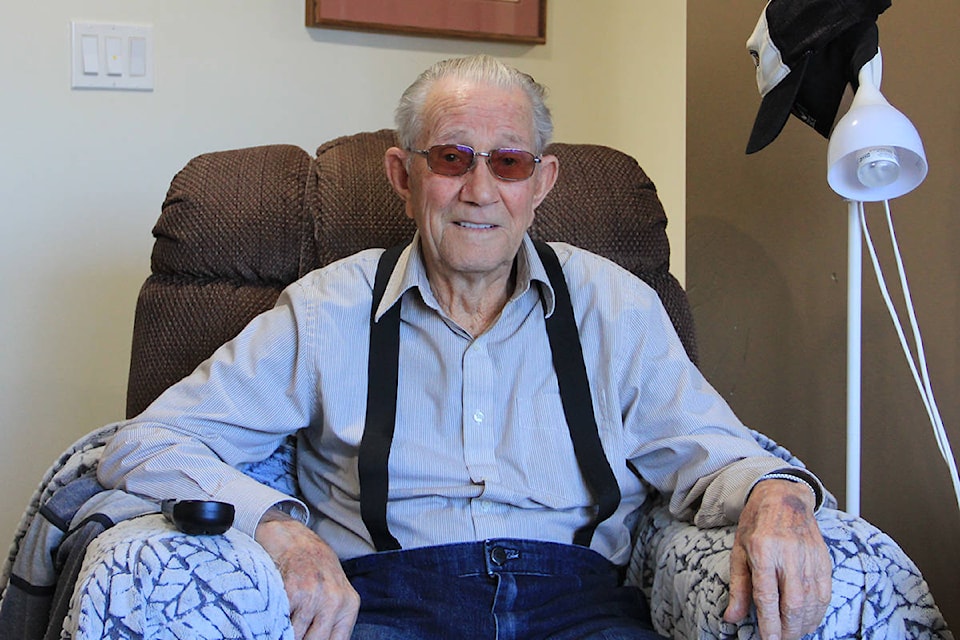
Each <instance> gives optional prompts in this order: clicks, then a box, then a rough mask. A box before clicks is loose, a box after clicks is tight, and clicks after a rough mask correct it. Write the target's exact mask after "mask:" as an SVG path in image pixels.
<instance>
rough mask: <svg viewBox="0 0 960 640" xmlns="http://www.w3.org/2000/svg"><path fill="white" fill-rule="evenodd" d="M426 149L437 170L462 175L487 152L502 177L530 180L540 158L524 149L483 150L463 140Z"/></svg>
mask: <svg viewBox="0 0 960 640" xmlns="http://www.w3.org/2000/svg"><path fill="white" fill-rule="evenodd" d="M420 153H423V154H424V155H425V156H426V157H427V166H428V167H430V170H431V171H433V172H434V173H439V174H441V175H445V176H462V175H463V174H465V173H466V172H467V171H469V170H470V167H472V166H473V163H474V160H475V158H476V156H485V157H486V158H487V162H488V163H489V164H490V169H491V170H492V171H493V174H494V175H495V176H497V177H498V178H500V179H502V180H526V179H527V178H529V177H530V176H532V175H533V170H534V168H536V166H537V163H538V162H539V161H540V159H539V158H537V157H536V156H534V155H533V154H532V153H530V152H529V151H524V150H522V149H494V150H493V151H490V152H489V153H480V152H478V151H474V150H473V148H471V147H468V146H466V145H463V144H439V145H436V146H433V147H430V148H429V149H427V150H426V152H420Z"/></svg>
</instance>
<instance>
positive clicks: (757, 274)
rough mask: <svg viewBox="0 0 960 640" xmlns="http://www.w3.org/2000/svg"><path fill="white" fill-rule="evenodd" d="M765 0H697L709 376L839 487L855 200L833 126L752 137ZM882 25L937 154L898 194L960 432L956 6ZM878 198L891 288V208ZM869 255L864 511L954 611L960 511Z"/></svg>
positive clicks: (694, 110) (942, 397) (696, 184)
mask: <svg viewBox="0 0 960 640" xmlns="http://www.w3.org/2000/svg"><path fill="white" fill-rule="evenodd" d="M763 4H764V3H762V2H756V1H753V0H750V1H748V0H733V1H732V2H723V3H720V2H715V1H713V0H690V1H689V2H688V3H687V11H688V33H687V47H688V66H687V82H688V84H687V91H688V101H687V125H688V126H687V136H688V137H687V143H688V145H687V184H688V190H687V232H688V235H687V250H688V260H687V284H688V290H689V293H690V298H691V301H692V303H693V305H694V315H695V318H696V320H697V327H698V330H699V337H700V347H701V349H700V352H701V355H702V359H703V368H704V370H705V372H706V374H707V376H708V377H709V378H710V379H711V380H712V381H713V382H714V384H715V385H716V386H717V387H718V388H719V389H720V390H721V391H722V392H723V394H724V395H725V396H726V397H727V398H728V399H729V401H730V402H731V404H732V405H733V407H734V409H735V410H737V412H738V413H739V414H740V415H741V417H743V418H744V420H745V421H746V422H748V423H749V424H750V425H751V426H754V427H756V428H758V429H760V430H762V431H766V432H767V433H769V434H770V435H771V436H773V437H775V438H776V439H777V440H778V441H780V442H782V443H783V444H785V445H786V446H787V447H789V448H790V449H792V450H793V451H794V453H796V454H797V455H799V456H800V457H801V458H803V459H804V460H806V461H807V462H808V464H810V465H811V466H812V467H813V470H814V471H815V472H817V473H818V474H820V476H821V477H822V478H823V479H824V480H825V481H826V483H827V484H828V486H829V487H830V488H831V489H832V490H833V491H834V492H835V493H837V494H838V497H840V498H841V500H843V493H844V478H845V474H844V447H845V444H844V442H845V440H844V425H845V397H846V396H845V384H846V383H845V379H846V377H845V348H846V333H845V323H846V286H847V279H846V273H847V266H846V255H847V249H846V237H847V236H846V234H847V227H846V206H845V204H844V203H843V202H842V201H841V200H840V198H839V197H837V196H835V195H834V194H833V193H832V192H831V191H830V190H829V188H828V187H827V184H826V177H825V176H826V150H827V145H826V140H824V139H823V138H821V137H819V136H818V135H817V134H816V133H815V132H814V131H813V130H812V129H809V128H808V127H806V126H804V125H803V124H801V123H800V122H799V120H797V119H795V118H792V119H791V121H790V122H788V124H787V127H786V129H785V131H784V133H783V134H782V135H781V136H780V138H778V139H777V140H776V141H775V142H774V143H773V144H772V145H771V146H770V147H768V148H767V149H765V150H763V151H761V152H760V153H758V154H756V155H753V156H749V157H748V156H746V155H744V147H745V146H746V142H747V137H748V135H749V132H750V128H751V126H752V124H753V118H754V116H755V114H756V110H757V106H758V104H759V96H758V95H757V91H756V84H755V81H754V72H753V64H752V61H751V59H750V58H749V56H748V55H747V53H746V51H745V49H744V42H745V41H746V39H747V37H748V36H749V35H750V32H751V31H752V29H753V26H754V24H755V23H756V20H757V17H758V15H759V12H760V10H761V8H762V6H763ZM879 26H880V44H881V47H882V49H883V52H884V80H883V90H884V93H885V95H886V97H887V98H888V99H889V100H890V101H891V102H892V103H893V104H894V105H896V106H897V107H898V108H899V109H901V110H902V111H903V112H904V113H906V114H907V115H908V116H909V117H910V118H911V120H912V121H913V122H914V124H915V125H916V126H917V128H918V130H919V131H920V134H921V136H923V138H924V143H925V146H926V150H927V154H928V160H929V163H930V174H929V176H928V178H927V180H926V182H925V183H924V184H923V185H921V187H920V188H919V189H918V190H917V191H915V192H914V193H912V194H910V195H908V196H906V197H903V198H901V199H898V200H895V201H894V202H893V203H892V207H893V215H894V220H895V225H896V229H897V235H898V237H899V241H900V245H901V249H902V251H903V258H904V261H905V265H906V270H907V274H908V277H909V278H910V288H911V290H912V293H913V298H914V302H915V305H916V311H917V316H918V319H919V322H920V325H921V329H922V331H923V336H924V342H925V344H926V351H927V358H928V363H929V368H930V374H931V377H932V380H933V386H934V389H935V391H936V393H937V401H938V403H939V405H940V410H941V412H942V414H943V419H944V422H945V423H946V427H947V431H948V433H949V434H950V437H951V438H952V439H953V443H954V449H955V450H960V395H958V394H957V386H958V382H960V343H958V340H957V329H958V324H957V315H958V311H960V309H958V307H960V280H958V274H960V258H958V256H960V254H958V252H957V249H956V248H957V246H958V243H960V216H958V212H960V190H958V175H960V174H958V164H957V158H958V157H960V127H958V122H960V119H958V117H960V42H958V40H957V37H956V33H957V32H958V29H960V13H958V12H957V7H956V3H955V2H952V1H950V0H927V1H925V2H923V3H922V5H921V3H909V2H907V3H897V2H894V3H893V7H892V8H891V9H889V10H888V11H887V12H886V13H885V14H883V15H882V16H881V17H880V20H879ZM844 109H845V107H844ZM870 212H871V213H870V225H871V229H872V230H873V231H874V237H875V241H876V242H877V243H878V244H879V245H880V255H881V259H882V260H883V261H884V263H885V264H886V265H888V273H890V274H892V276H893V282H892V283H891V288H892V289H891V290H892V292H893V295H894V296H895V297H897V296H899V293H898V288H897V287H896V284H895V281H896V270H895V265H894V263H893V258H892V255H891V253H890V251H889V242H888V240H887V234H886V233H885V222H884V219H883V214H882V210H880V209H876V208H871V209H870ZM884 247H886V248H884ZM864 255H866V254H864ZM864 269H865V271H864V289H863V290H864V296H863V299H864V311H863V318H864V321H863V326H864V328H863V354H864V355H863V363H864V379H863V387H864V395H863V438H864V445H863V476H862V477H863V485H864V486H863V492H862V513H863V515H864V516H865V517H866V518H867V519H868V520H870V521H872V522H873V523H875V524H876V525H878V526H880V528H882V529H883V530H884V531H886V532H888V533H889V534H891V535H892V536H893V538H894V539H896V540H897V541H898V542H899V543H900V544H901V545H902V546H903V548H904V549H905V550H906V551H907V553H908V554H909V555H910V556H911V557H912V558H913V559H914V560H915V561H916V562H917V564H918V565H919V567H920V569H921V570H922V571H923V573H924V576H925V577H926V579H927V581H928V582H929V583H930V586H931V588H932V590H933V594H934V597H935V598H936V600H937V602H938V604H939V605H940V607H941V609H942V610H943V612H944V614H945V616H946V617H947V620H948V622H950V623H952V625H953V627H954V628H956V627H958V626H960V580H958V579H957V572H958V569H960V512H958V509H957V504H956V501H955V499H954V497H953V492H952V490H951V487H950V481H949V475H948V471H947V467H946V465H945V464H944V463H943V462H942V461H941V459H940V457H939V453H938V451H937V447H936V443H935V441H934V439H933V436H932V434H931V430H930V427H929V425H928V423H927V420H926V417H925V414H924V409H923V405H922V404H921V401H920V398H919V394H918V393H917V390H916V388H915V387H914V385H913V381H912V378H911V376H910V373H909V369H908V368H907V364H906V360H905V359H904V357H903V354H902V352H901V351H900V347H899V344H898V342H897V339H896V334H895V333H894V329H893V326H892V324H891V322H890V320H889V317H888V316H887V314H886V311H885V309H884V307H883V306H882V301H881V298H880V294H879V290H878V288H877V285H876V279H875V278H874V276H873V272H872V269H871V267H870V266H869V263H865V266H864ZM901 309H902V307H901Z"/></svg>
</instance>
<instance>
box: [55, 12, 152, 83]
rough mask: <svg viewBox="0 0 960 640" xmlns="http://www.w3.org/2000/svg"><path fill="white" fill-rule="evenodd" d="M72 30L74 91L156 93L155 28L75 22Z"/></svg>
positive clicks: (72, 79)
mask: <svg viewBox="0 0 960 640" xmlns="http://www.w3.org/2000/svg"><path fill="white" fill-rule="evenodd" d="M70 31H71V47H70V57H71V60H70V65H71V84H70V86H71V87H72V88H73V89H117V90H131V91H153V67H154V62H153V26H152V25H130V24H109V23H104V22H78V21H73V22H71V23H70ZM93 38H95V39H96V59H95V61H94V60H93V59H92V58H93V54H94V52H93V47H92V45H91V39H93ZM85 41H86V45H87V48H86V50H84V42H85ZM108 42H109V44H110V46H109V47H108ZM85 54H86V56H87V57H86V63H85V61H84V55H85Z"/></svg>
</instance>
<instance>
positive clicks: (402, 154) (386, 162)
mask: <svg viewBox="0 0 960 640" xmlns="http://www.w3.org/2000/svg"><path fill="white" fill-rule="evenodd" d="M383 167H384V169H385V170H386V172H387V180H389V181H390V185H391V186H392V187H393V190H394V191H396V192H397V194H398V195H399V196H400V197H401V198H403V200H404V202H406V201H407V200H409V198H410V174H409V173H407V152H406V151H404V150H403V149H400V148H399V147H390V148H389V149H387V152H386V153H385V154H384V156H383Z"/></svg>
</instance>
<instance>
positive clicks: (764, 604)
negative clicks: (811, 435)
mask: <svg viewBox="0 0 960 640" xmlns="http://www.w3.org/2000/svg"><path fill="white" fill-rule="evenodd" d="M813 502H814V500H813V496H812V495H811V493H810V491H809V489H807V487H806V486H804V485H803V484H798V483H795V482H790V481H787V480H764V481H762V482H760V483H758V484H757V485H756V487H754V489H753V492H752V493H751V494H750V498H749V499H748V500H747V504H746V506H745V507H744V508H743V512H742V513H741V515H740V524H739V525H738V526H737V533H736V537H735V539H734V543H733V550H732V551H731V553H730V604H729V605H728V606H727V610H726V612H725V613H724V615H723V619H724V620H725V621H727V622H739V621H741V620H743V618H744V617H746V615H747V613H748V612H749V609H750V602H751V599H752V600H753V602H754V603H755V604H756V606H757V624H758V626H759V630H760V637H761V638H763V639H764V640H796V639H797V638H799V637H801V636H803V635H805V634H808V633H811V632H813V631H815V630H816V628H817V627H818V626H819V625H820V622H821V621H822V620H823V616H824V614H825V613H826V611H827V606H828V605H829V604H830V595H831V579H832V568H833V565H832V563H831V561H830V554H829V553H828V552H827V546H826V544H825V543H824V541H823V536H822V535H821V534H820V528H819V527H818V526H817V521H816V519H815V518H814V515H813V510H814V504H813Z"/></svg>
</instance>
